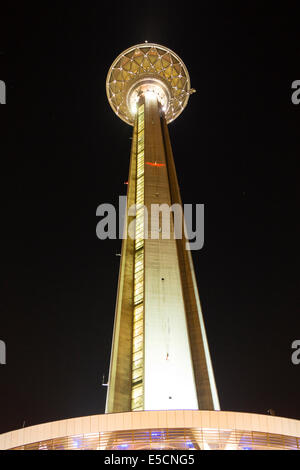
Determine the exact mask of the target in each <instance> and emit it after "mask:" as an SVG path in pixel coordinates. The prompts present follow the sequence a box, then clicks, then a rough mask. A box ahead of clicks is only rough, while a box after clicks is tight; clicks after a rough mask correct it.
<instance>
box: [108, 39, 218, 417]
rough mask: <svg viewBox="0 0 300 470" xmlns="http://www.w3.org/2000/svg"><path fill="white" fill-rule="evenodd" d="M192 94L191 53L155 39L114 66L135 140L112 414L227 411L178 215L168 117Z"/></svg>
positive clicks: (111, 80) (118, 104)
mask: <svg viewBox="0 0 300 470" xmlns="http://www.w3.org/2000/svg"><path fill="white" fill-rule="evenodd" d="M190 93H191V88H190V79H189V75H188V71H187V69H186V67H185V65H184V64H183V62H182V60H181V59H180V58H179V57H178V56H177V55H176V54H175V53H174V52H173V51H171V50H170V49H167V48H165V47H163V46H159V45H156V44H149V43H147V44H146V43H145V44H141V45H137V46H134V47H132V48H130V49H128V50H127V51H125V52H123V53H122V54H121V55H120V56H119V57H118V58H117V59H116V61H115V62H114V63H113V65H112V66H111V68H110V70H109V73H108V77H107V95H108V99H109V102H110V104H111V106H112V108H113V110H114V111H115V112H116V114H117V115H118V116H119V117H120V118H121V119H122V120H124V121H125V122H127V123H128V124H130V125H133V139H132V149H131V158H130V170H129V179H128V195H127V217H126V230H127V238H126V239H124V240H123V246H122V258H121V266H120V273H119V284H118V294H117V303H116V313H115V324H114V333H113V344H112V352H111V362H110V373H109V386H108V395H107V403H106V412H107V413H113V412H122V411H140V410H160V409H207V410H214V409H219V401H218V395H217V390H216V385H215V381H214V374H213V370H212V365H211V359H210V354H209V349H208V343H207V339H206V333H205V327H204V321H203V317H202V312H201V306H200V301H199V296H198V290H197V285H196V282H195V275H194V268H193V262H192V257H191V254H190V251H188V250H187V249H186V244H187V240H186V239H185V235H184V230H183V225H184V222H183V221H181V223H180V224H179V225H180V227H179V229H181V233H182V236H181V237H178V236H177V233H176V230H177V229H178V226H176V221H175V217H174V216H173V217H172V216H171V215H170V214H171V212H170V209H172V208H173V205H176V207H177V208H178V207H179V208H182V203H181V198H180V192H179V186H178V182H177V176H176V170H175V164H174V159H173V154H172V149H171V143H170V137H169V133H168V126H167V124H168V123H169V122H171V121H173V120H174V119H176V118H177V117H178V116H179V114H181V112H182V111H183V109H184V107H185V106H186V105H187V102H188V99H189V96H190ZM132 207H134V208H135V209H134V212H132ZM166 208H167V209H169V214H168V215H169V218H168V220H169V226H168V227H166V226H165V224H164V222H165V218H164V214H163V213H162V212H163V210H165V209H166ZM154 210H156V211H157V212H156V215H154V216H153V211H154ZM150 216H151V217H150ZM150 219H151V220H150ZM167 232H168V233H167ZM132 235H134V236H132Z"/></svg>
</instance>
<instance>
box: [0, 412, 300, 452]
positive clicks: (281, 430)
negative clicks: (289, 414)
mask: <svg viewBox="0 0 300 470" xmlns="http://www.w3.org/2000/svg"><path fill="white" fill-rule="evenodd" d="M0 449H1V450H113V451H117V450H123V451H129V450H151V449H152V450H175V449H177V450H178V449H179V450H186V451H196V450H300V421H299V420H295V419H288V418H280V417H277V416H268V415H259V414H252V413H236V412H227V411H202V410H167V411H163V410H160V411H139V412H127V413H113V414H102V415H96V416H86V417H81V418H73V419H67V420H63V421H56V422H51V423H45V424H41V425H38V426H33V427H29V428H23V429H19V430H17V431H12V432H8V433H6V434H1V435H0Z"/></svg>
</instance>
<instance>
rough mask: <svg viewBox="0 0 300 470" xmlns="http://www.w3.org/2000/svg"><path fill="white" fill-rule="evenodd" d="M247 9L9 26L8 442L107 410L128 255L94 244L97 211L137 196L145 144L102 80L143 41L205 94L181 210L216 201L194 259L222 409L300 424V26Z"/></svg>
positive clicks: (3, 47)
mask: <svg viewBox="0 0 300 470" xmlns="http://www.w3.org/2000/svg"><path fill="white" fill-rule="evenodd" d="M23 3H24V4H23ZM222 3H223V4H224V5H225V2H222ZM240 3H242V4H243V5H241V6H239V7H229V6H227V7H226V8H225V6H223V7H220V6H218V5H217V4H213V3H212V2H210V3H208V4H206V3H202V2H201V7H200V8H199V9H198V10H197V8H196V5H198V2H181V4H180V3H178V4H177V3H176V5H177V6H176V8H175V6H174V5H175V4H174V5H172V3H171V2H165V1H160V2H151V3H149V2H145V5H144V6H142V2H139V3H137V4H135V3H134V2H128V3H126V2H106V3H102V2H76V4H73V2H72V3H70V2H68V4H66V3H64V2H59V3H58V2H57V3H55V2H51V3H50V2H49V4H47V3H44V2H40V3H37V4H35V3H32V4H30V3H28V2H22V3H21V2H20V4H17V3H14V2H10V3H9V5H7V6H6V7H5V9H4V12H2V15H1V16H2V19H1V23H2V26H1V32H0V38H1V43H0V80H5V82H6V85H7V105H6V106H1V107H0V115H1V123H2V124H1V131H0V132H1V134H0V136H1V139H0V155H1V167H2V168H1V170H2V171H1V200H0V201H1V202H0V203H1V221H2V223H1V271H0V274H1V277H0V312H1V322H0V339H1V340H4V341H5V342H6V345H7V365H5V366H0V387H1V388H0V390H1V401H0V432H5V431H9V430H12V429H16V428H19V427H21V426H22V425H23V422H24V421H25V425H26V426H29V425H34V424H39V423H41V422H46V421H52V420H56V419H64V418H68V417H75V416H83V415H90V414H98V413H102V412H104V403H105V394H106V389H105V388H103V387H101V381H102V375H103V374H106V375H107V373H108V367H109V356H110V346H111V337H112V327H113V317H114V307H115V297H116V289H117V279H118V269H119V258H118V257H116V256H115V253H117V252H119V251H120V242H119V241H109V240H107V241H99V240H98V239H97V238H96V232H95V229H96V223H97V219H96V217H95V214H96V208H97V206H98V205H99V204H101V203H103V202H106V203H113V204H116V203H117V201H118V197H119V195H124V194H125V191H126V186H124V181H126V180H127V175H128V165H129V153H130V145H131V141H130V139H129V138H130V136H131V131H132V128H131V127H129V126H127V125H126V124H125V123H124V122H123V121H121V120H120V119H118V118H117V117H116V115H115V114H114V113H113V112H112V110H111V108H110V106H109V104H108V101H107V99H106V92H105V79H106V74H107V72H108V69H109V67H110V65H111V63H112V62H113V60H114V59H115V58H116V56H117V55H118V54H119V53H120V52H122V51H123V50H124V49H127V48H128V47H130V46H132V45H134V44H137V43H140V42H144V41H145V40H148V41H149V42H155V43H158V44H162V45H164V46H167V47H169V48H171V49H172V50H174V51H175V52H176V53H177V54H178V55H179V56H180V57H181V58H182V59H183V61H184V62H185V64H186V66H187V68H188V70H189V73H190V76H191V82H192V86H193V87H194V88H196V89H197V93H196V94H195V95H193V96H192V97H191V99H190V101H189V104H188V106H187V108H186V110H185V111H184V113H183V114H182V115H181V116H180V117H179V118H178V119H177V120H176V121H175V122H174V123H172V124H171V125H170V134H171V139H172V144H173V151H174V156H175V162H176V167H177V172H178V178H179V182H180V186H181V192H182V198H183V202H185V203H194V204H196V203H204V204H205V246H204V248H203V249H202V250H201V251H198V252H194V253H193V258H194V263H195V270H196V275H197V280H198V286H199V292H200V297H201V301H202V306H203V313H204V317H205V322H206V328H207V335H208V340H209V344H210V349H211V355H212V360H213V364H214V369H215V377H216V382H217V387H218V391H219V396H220V402H221V408H222V409H223V410H231V411H248V412H257V413H266V410H268V409H269V408H273V409H275V411H276V413H277V414H278V415H281V416H287V417H295V418H298V419H299V418H300V404H299V386H300V365H299V366H295V365H293V364H292V362H291V353H292V350H291V344H292V342H293V341H294V340H295V339H300V322H299V247H298V245H299V189H298V186H299V185H298V180H299V149H300V143H299V117H300V105H299V106H295V105H293V104H292V101H291V93H292V91H291V84H292V82H293V81H294V80H297V79H298V80H300V65H299V55H300V54H299V53H300V33H299V29H300V28H299V15H298V16H297V11H295V10H294V9H293V8H292V7H290V8H289V7H288V6H286V7H285V9H284V11H283V10H281V9H279V8H276V7H275V6H274V4H273V5H272V8H262V7H261V6H256V5H255V2H251V6H245V5H244V2H240ZM246 3H247V2H246ZM220 4H221V2H220ZM226 4H227V2H226ZM248 4H249V5H250V2H248ZM258 5H259V2H258ZM285 5H287V4H285ZM297 20H298V21H297Z"/></svg>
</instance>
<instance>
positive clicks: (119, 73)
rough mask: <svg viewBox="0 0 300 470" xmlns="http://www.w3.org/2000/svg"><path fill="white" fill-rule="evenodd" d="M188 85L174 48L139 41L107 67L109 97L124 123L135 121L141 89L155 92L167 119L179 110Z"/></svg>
mask: <svg viewBox="0 0 300 470" xmlns="http://www.w3.org/2000/svg"><path fill="white" fill-rule="evenodd" d="M194 91H195V90H194V89H191V84H190V77H189V74H188V71H187V68H186V66H185V65H184V63H183V62H182V60H181V59H180V58H179V57H178V55H177V54H175V52H173V51H171V50H170V49H168V48H167V47H164V46H160V45H157V44H150V43H144V44H138V45H136V46H133V47H130V48H129V49H127V50H126V51H124V52H122V54H120V55H119V56H118V57H117V58H116V60H115V61H114V62H113V64H112V66H111V67H110V69H109V72H108V75H107V80H106V92H107V97H108V101H109V103H110V105H111V107H112V109H113V110H114V112H115V113H116V114H117V115H118V116H119V118H121V119H122V120H123V121H125V122H126V123H127V124H130V125H132V126H133V125H134V116H135V113H136V104H137V102H138V99H139V97H140V96H141V95H142V94H144V93H147V92H148V93H154V94H155V95H156V96H157V99H158V101H159V102H160V103H161V105H162V108H163V111H164V114H165V117H166V121H167V123H170V122H172V121H174V119H176V118H177V117H178V116H179V114H181V113H182V111H183V110H184V108H185V107H186V105H187V102H188V99H189V96H190V94H191V93H193V92H194Z"/></svg>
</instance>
